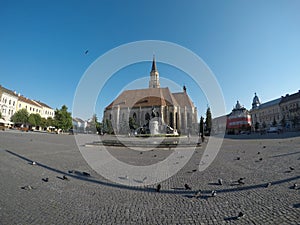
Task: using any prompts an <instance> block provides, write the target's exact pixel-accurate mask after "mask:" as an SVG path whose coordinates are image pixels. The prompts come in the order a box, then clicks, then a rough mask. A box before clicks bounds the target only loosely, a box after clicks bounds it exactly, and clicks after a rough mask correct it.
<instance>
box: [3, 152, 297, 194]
mask: <svg viewBox="0 0 300 225" xmlns="http://www.w3.org/2000/svg"><path fill="white" fill-rule="evenodd" d="M5 151H6V152H7V153H9V154H11V155H14V156H16V157H18V158H20V159H22V160H25V161H27V162H28V163H31V162H32V161H33V160H30V159H29V158H26V157H24V156H22V155H20V154H17V153H15V152H12V151H10V150H5ZM36 165H37V166H40V167H42V168H45V169H47V170H50V171H53V172H56V173H59V174H61V175H62V176H66V175H67V176H68V177H72V178H74V179H78V180H82V181H87V182H91V183H96V184H100V185H106V186H109V187H114V188H122V189H127V190H134V191H141V192H156V189H155V188H151V187H138V186H127V185H122V184H116V183H111V182H105V181H99V180H95V179H92V178H91V177H90V176H81V175H78V174H76V173H69V172H64V171H61V170H59V169H55V168H52V167H50V166H47V165H45V164H42V163H39V162H36ZM299 178H300V176H295V177H290V178H287V179H283V180H278V181H272V186H274V185H278V184H282V183H286V182H290V181H293V180H297V179H299ZM257 188H266V183H262V184H256V185H250V186H244V185H243V186H241V185H240V186H238V187H235V188H227V189H220V190H217V192H218V194H220V193H228V192H238V191H245V190H252V189H257ZM211 191H212V190H203V191H201V193H203V194H209V193H211ZM160 193H164V194H184V196H185V197H191V196H188V194H194V193H195V190H185V189H184V190H183V188H172V189H171V190H164V189H162V190H160Z"/></svg>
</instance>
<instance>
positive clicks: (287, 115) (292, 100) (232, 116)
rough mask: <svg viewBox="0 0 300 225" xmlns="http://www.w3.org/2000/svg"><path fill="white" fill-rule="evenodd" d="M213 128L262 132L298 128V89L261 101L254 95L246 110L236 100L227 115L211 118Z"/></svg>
mask: <svg viewBox="0 0 300 225" xmlns="http://www.w3.org/2000/svg"><path fill="white" fill-rule="evenodd" d="M213 125H214V126H213V127H214V128H215V130H216V131H217V130H222V129H226V133H229V134H237V133H241V132H246V131H252V132H257V131H260V132H262V131H263V132H264V131H268V130H271V128H276V129H273V130H278V131H279V130H298V129H299V128H300V90H299V91H298V92H296V93H293V94H287V95H285V96H281V97H280V98H277V99H274V100H272V101H268V102H265V103H261V101H260V100H259V97H258V96H257V95H256V93H255V95H254V98H253V101H252V108H251V109H250V110H247V109H246V108H245V107H243V106H241V104H240V103H239V101H237V103H236V106H235V107H234V108H233V110H232V112H231V113H229V114H228V115H225V116H221V117H218V118H215V119H214V120H213Z"/></svg>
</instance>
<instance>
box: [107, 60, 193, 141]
mask: <svg viewBox="0 0 300 225" xmlns="http://www.w3.org/2000/svg"><path fill="white" fill-rule="evenodd" d="M197 118H198V117H197V108H196V107H195V106H194V104H193V102H192V101H191V99H190V97H189V96H188V94H187V90H186V87H185V86H184V87H183V91H182V92H179V93H172V92H171V91H170V90H169V88H168V87H160V82H159V73H158V70H157V66H156V62H155V58H154V57H153V61H152V68H151V72H150V81H149V88H146V89H137V90H125V91H123V92H122V93H121V94H120V95H119V96H118V97H117V98H116V99H115V100H114V101H113V102H112V103H111V104H109V105H108V106H107V107H106V108H105V110H104V117H103V122H104V123H110V124H111V126H112V127H113V130H114V133H115V134H128V133H132V132H135V133H137V134H153V135H157V134H192V133H195V131H196V130H197Z"/></svg>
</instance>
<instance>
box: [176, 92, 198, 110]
mask: <svg viewBox="0 0 300 225" xmlns="http://www.w3.org/2000/svg"><path fill="white" fill-rule="evenodd" d="M173 96H174V97H175V99H176V101H177V102H178V104H179V106H180V107H188V108H189V107H191V108H193V107H195V106H194V103H193V102H192V101H191V99H190V97H189V96H188V94H187V93H186V92H179V93H173Z"/></svg>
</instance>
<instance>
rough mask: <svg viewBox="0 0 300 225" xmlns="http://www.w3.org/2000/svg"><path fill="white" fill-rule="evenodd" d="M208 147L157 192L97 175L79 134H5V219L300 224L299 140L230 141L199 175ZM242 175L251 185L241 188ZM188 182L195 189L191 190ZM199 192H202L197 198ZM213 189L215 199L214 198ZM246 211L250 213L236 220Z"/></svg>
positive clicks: (149, 159)
mask: <svg viewBox="0 0 300 225" xmlns="http://www.w3.org/2000/svg"><path fill="white" fill-rule="evenodd" d="M204 148H205V145H203V146H202V148H198V149H197V150H196V152H195V154H194V155H193V157H192V159H191V160H190V161H189V163H188V164H187V165H186V166H185V167H184V168H183V169H182V170H180V171H179V172H178V173H177V174H176V175H175V176H173V177H171V178H170V179H168V180H166V181H164V182H162V183H161V185H162V189H161V192H160V193H157V192H155V186H154V185H152V186H149V187H127V186H123V185H118V184H116V183H112V182H110V181H108V180H106V179H104V178H103V177H102V176H100V175H98V174H97V173H95V172H94V171H93V170H92V169H91V168H90V167H89V166H88V164H87V163H86V162H85V160H84V159H83V158H82V156H81V154H80V152H79V150H78V148H77V146H76V143H75V140H74V136H72V135H54V134H40V133H21V132H15V131H12V132H11V131H9V132H7V131H5V132H0V177H1V178H0V179H1V180H0V190H1V192H0V224H1V225H2V224H3V225H6V224H7V225H11V224H126V225H127V224H272V225H273V224H280V225H281V224H300V219H299V218H300V217H299V215H300V197H299V191H300V189H299V190H295V189H293V188H292V186H293V184H294V183H298V184H299V185H300V179H299V178H300V173H299V170H300V167H299V165H300V137H291V138H280V139H279V138H278V137H276V136H274V138H272V137H271V138H268V139H247V138H244V139H225V140H224V142H223V146H222V148H221V150H220V152H219V154H218V156H217V158H216V159H215V161H214V162H213V163H212V164H211V165H210V166H209V167H208V169H207V170H205V171H204V172H198V171H196V172H193V170H194V169H197V165H198V164H199V161H200V156H201V155H202V153H203V149H204ZM109 151H110V152H111V153H112V154H113V155H114V156H116V157H118V158H119V159H120V160H122V161H124V162H130V163H133V164H134V163H135V162H136V163H137V164H140V163H141V162H145V163H150V164H151V163H155V162H156V161H159V160H163V159H164V158H165V157H167V156H168V154H169V152H168V151H166V150H161V149H157V150H154V151H147V152H143V154H140V152H138V151H134V150H130V149H125V148H120V147H111V148H109ZM258 152H260V154H258ZM154 155H156V156H157V157H153V156H154ZM238 157H239V158H240V159H239V160H238ZM260 158H262V160H260ZM32 161H35V162H37V165H31V164H30V162H32ZM289 167H293V168H294V170H291V169H290V168H289ZM69 170H76V171H86V172H88V173H90V174H91V176H90V177H88V176H82V175H80V174H78V173H77V174H76V173H68V171H69ZM63 175H65V176H67V177H68V180H63V179H62V177H63ZM46 177H48V178H49V181H48V182H45V181H43V180H42V179H43V178H46ZM241 177H245V179H244V180H243V181H244V183H245V184H240V185H239V184H238V183H237V182H236V181H237V180H238V179H239V178H241ZM218 178H222V180H223V185H218V184H217V181H218ZM269 182H271V183H272V185H271V186H270V187H269V188H266V187H265V186H266V184H267V183H269ZM185 183H187V184H189V185H190V186H191V187H192V190H185V189H184V184H185ZM28 185H29V186H30V187H29V186H28ZM21 187H25V189H22V188H21ZM31 188H32V189H31ZM199 189H201V191H202V195H201V196H200V197H199V198H198V199H197V198H193V195H194V194H195V192H196V191H197V190H199ZM212 190H216V191H217V196H216V197H209V196H210V193H211V191H212ZM239 212H243V213H244V215H245V216H244V217H242V218H240V219H237V218H236V216H237V215H238V213H239Z"/></svg>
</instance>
